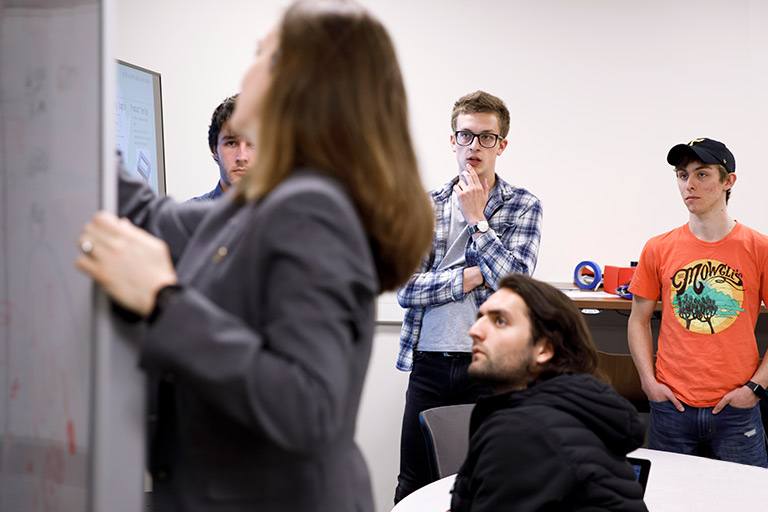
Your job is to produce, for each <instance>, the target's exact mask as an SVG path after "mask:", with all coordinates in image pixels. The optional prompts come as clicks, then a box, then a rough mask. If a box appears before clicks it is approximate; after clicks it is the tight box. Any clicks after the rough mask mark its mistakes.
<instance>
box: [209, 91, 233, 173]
mask: <svg viewBox="0 0 768 512" xmlns="http://www.w3.org/2000/svg"><path fill="white" fill-rule="evenodd" d="M238 95H239V93H238V94H233V95H232V96H230V97H229V98H227V99H225V100H224V101H222V102H221V104H219V106H218V107H216V110H214V111H213V115H212V116H211V124H210V126H208V147H209V148H210V150H211V154H214V150H215V149H216V145H217V144H218V143H219V132H220V131H221V127H222V126H224V123H226V122H227V121H229V118H230V117H231V116H232V111H233V110H235V100H236V99H237V96H238ZM214 155H215V154H214ZM213 159H214V160H216V161H217V162H218V160H217V159H216V156H214V157H213Z"/></svg>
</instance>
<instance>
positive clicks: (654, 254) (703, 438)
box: [628, 139, 768, 467]
mask: <svg viewBox="0 0 768 512" xmlns="http://www.w3.org/2000/svg"><path fill="white" fill-rule="evenodd" d="M667 162H669V163H670V164H671V165H673V166H675V174H676V175H677V184H678V188H679V189H680V194H681V196H682V198H683V201H684V203H685V205H686V207H687V208H688V212H689V220H688V223H687V224H685V225H683V226H681V227H679V228H676V229H674V230H672V231H670V232H668V233H665V234H663V235H659V236H656V237H653V238H651V239H650V240H649V241H648V242H647V243H646V245H645V247H644V248H643V252H642V254H641V255H640V260H639V263H638V267H637V269H636V271H635V274H634V276H633V278H632V284H631V285H630V287H629V290H630V292H632V294H633V295H634V297H633V300H632V313H631V315H630V317H629V325H628V339H629V349H630V352H631V353H632V358H633V359H634V361H635V365H636V366H637V369H638V372H639V373H640V379H641V381H642V386H643V391H644V392H645V394H646V395H647V396H648V400H649V402H650V406H651V419H650V428H649V433H648V447H649V448H652V449H657V450H665V451H671V452H677V453H687V454H692V455H702V456H709V457H713V458H717V459H722V460H728V461H732V462H740V463H743V464H751V465H755V466H762V467H768V459H766V450H765V442H764V440H763V425H762V423H761V419H760V409H759V407H758V403H759V401H760V399H761V398H763V397H764V396H765V387H766V385H768V363H763V364H761V363H760V354H759V353H758V349H757V342H756V340H755V333H754V331H755V323H756V322H757V317H758V315H759V313H760V302H761V300H762V301H765V302H768V237H766V236H765V235H762V234H760V233H758V232H757V231H754V230H752V229H750V228H748V227H746V226H744V225H743V224H739V223H737V222H736V221H735V220H734V219H732V218H731V217H730V215H729V214H728V211H727V208H726V205H727V203H728V199H729V197H730V193H731V188H732V187H733V185H734V183H735V182H736V174H735V170H736V162H735V160H734V157H733V154H732V153H731V152H730V151H729V150H728V148H727V147H726V146H725V145H724V144H723V143H721V142H718V141H715V140H712V139H695V140H693V141H691V142H689V143H688V144H678V145H676V146H674V147H673V148H672V149H671V150H670V151H669V154H668V155H667ZM659 298H661V302H662V313H661V330H660V332H659V342H658V351H657V354H656V356H657V360H656V365H655V372H654V364H653V338H652V335H651V328H650V321H651V317H652V316H653V312H654V309H655V306H656V302H657V300H659ZM766 360H768V359H766Z"/></svg>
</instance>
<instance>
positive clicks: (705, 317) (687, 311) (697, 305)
mask: <svg viewBox="0 0 768 512" xmlns="http://www.w3.org/2000/svg"><path fill="white" fill-rule="evenodd" d="M672 306H673V307H674V309H675V314H676V315H677V317H678V318H680V319H682V320H684V321H685V328H686V329H688V330H691V322H693V321H694V320H696V321H698V322H701V323H702V324H707V325H709V330H710V333H711V334H714V333H715V327H714V325H712V319H713V318H716V317H735V316H738V314H739V312H740V311H744V310H743V309H742V308H741V307H740V306H739V302H738V301H737V300H735V299H734V298H732V297H731V296H729V295H726V294H725V293H722V292H719V291H717V290H716V289H714V288H711V287H710V286H709V285H705V286H704V288H703V289H702V291H701V293H696V292H695V291H693V287H688V288H686V290H685V291H684V292H683V293H682V294H680V295H676V296H675V299H674V301H673V303H672Z"/></svg>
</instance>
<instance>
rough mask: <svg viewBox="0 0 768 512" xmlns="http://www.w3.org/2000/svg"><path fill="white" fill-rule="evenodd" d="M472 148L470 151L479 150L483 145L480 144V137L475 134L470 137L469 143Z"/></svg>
mask: <svg viewBox="0 0 768 512" xmlns="http://www.w3.org/2000/svg"><path fill="white" fill-rule="evenodd" d="M469 146H470V147H471V148H472V151H480V149H482V147H483V146H481V145H480V137H478V136H477V135H475V137H474V138H473V139H472V144H470V145H469Z"/></svg>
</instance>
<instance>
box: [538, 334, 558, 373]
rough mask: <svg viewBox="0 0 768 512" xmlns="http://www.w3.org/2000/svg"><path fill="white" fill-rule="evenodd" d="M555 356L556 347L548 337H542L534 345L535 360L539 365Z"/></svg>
mask: <svg viewBox="0 0 768 512" xmlns="http://www.w3.org/2000/svg"><path fill="white" fill-rule="evenodd" d="M553 357H555V348H554V347H553V346H552V343H550V342H549V340H548V339H545V338H541V339H539V340H537V341H536V343H534V345H533V360H534V361H535V362H536V364H538V365H539V366H541V365H543V364H546V363H548V362H549V361H550V360H551V359H552V358H553Z"/></svg>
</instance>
